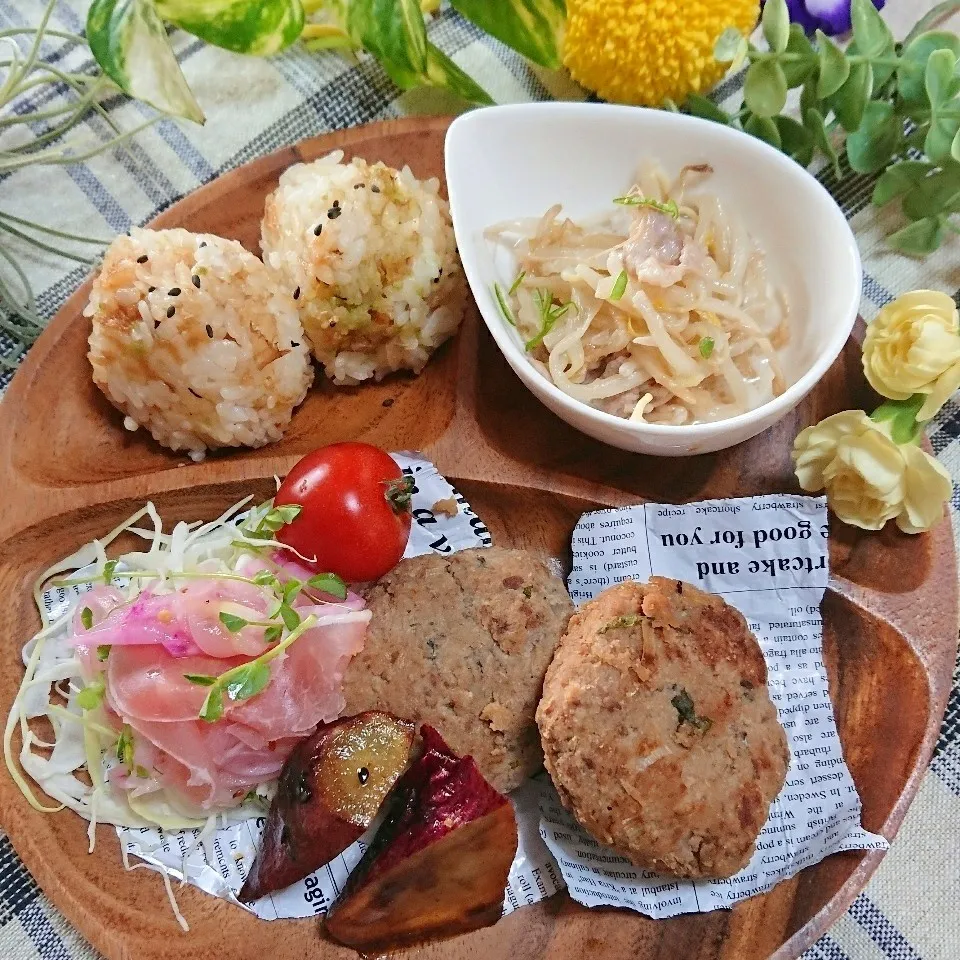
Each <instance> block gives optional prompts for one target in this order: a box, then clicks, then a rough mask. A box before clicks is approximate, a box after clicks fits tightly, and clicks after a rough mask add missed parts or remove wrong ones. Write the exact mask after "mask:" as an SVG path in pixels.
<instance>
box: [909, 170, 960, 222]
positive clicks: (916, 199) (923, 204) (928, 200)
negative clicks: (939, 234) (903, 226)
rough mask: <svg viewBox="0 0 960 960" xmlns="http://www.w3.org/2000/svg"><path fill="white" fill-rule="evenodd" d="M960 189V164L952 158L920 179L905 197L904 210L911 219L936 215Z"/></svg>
mask: <svg viewBox="0 0 960 960" xmlns="http://www.w3.org/2000/svg"><path fill="white" fill-rule="evenodd" d="M958 191H960V164H957V163H955V162H954V161H952V160H949V161H946V162H945V163H944V164H943V169H941V170H938V171H936V172H935V173H933V174H931V175H929V176H926V177H924V178H922V179H918V180H917V182H916V183H915V184H914V186H913V188H912V189H911V190H910V191H909V192H908V193H907V194H906V195H905V196H904V198H903V212H904V213H905V214H906V215H907V216H908V217H909V218H910V219H911V220H922V219H924V218H926V217H936V216H939V215H940V214H941V213H942V212H944V211H945V210H946V209H947V208H948V206H949V205H950V202H951V200H952V199H953V197H954V196H955V195H956V193H957V192H958Z"/></svg>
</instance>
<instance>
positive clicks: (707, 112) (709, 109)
mask: <svg viewBox="0 0 960 960" xmlns="http://www.w3.org/2000/svg"><path fill="white" fill-rule="evenodd" d="M683 106H684V108H685V109H686V111H687V113H689V114H691V115H692V116H694V117H702V118H703V119H704V120H713V121H714V123H726V124H729V123H730V115H729V114H728V113H726V112H725V111H724V110H721V109H720V107H718V106H717V105H716V104H715V103H714V102H713V101H712V100H708V99H707V98H706V97H701V96H700V94H699V93H691V94H690V95H689V96H688V97H687V99H686V100H685V101H684V103H683Z"/></svg>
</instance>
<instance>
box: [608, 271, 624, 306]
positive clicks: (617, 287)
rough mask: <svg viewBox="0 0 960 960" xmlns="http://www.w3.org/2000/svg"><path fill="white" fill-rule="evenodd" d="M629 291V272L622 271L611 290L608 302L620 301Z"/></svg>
mask: <svg viewBox="0 0 960 960" xmlns="http://www.w3.org/2000/svg"><path fill="white" fill-rule="evenodd" d="M626 289H627V271H626V270H621V271H620V276H618V277H617V279H616V280H615V281H614V284H613V288H612V289H611V290H610V296H609V297H607V299H608V300H619V299H620V298H621V297H622V296H623V294H624V291H625V290H626Z"/></svg>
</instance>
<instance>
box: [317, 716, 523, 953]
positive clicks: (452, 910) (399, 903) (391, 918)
mask: <svg viewBox="0 0 960 960" xmlns="http://www.w3.org/2000/svg"><path fill="white" fill-rule="evenodd" d="M420 736H421V737H422V739H423V747H424V751H423V754H422V756H421V757H420V758H419V759H418V760H415V761H414V762H413V763H412V764H411V766H410V768H409V769H408V770H407V772H406V773H405V774H404V775H403V777H402V778H401V779H400V781H399V782H398V783H397V785H396V787H395V788H394V790H393V792H392V793H391V795H390V798H389V799H388V800H387V803H386V815H385V818H384V821H383V823H382V824H381V825H380V828H379V830H378V831H377V833H376V836H375V837H374V838H373V841H372V842H371V844H370V846H369V848H368V849H367V851H366V852H365V853H364V855H363V858H362V859H361V860H360V863H359V864H358V865H357V867H356V869H355V870H354V871H353V873H352V874H350V877H349V878H348V880H347V884H346V887H345V888H344V890H343V893H342V894H341V895H340V897H338V898H337V900H336V902H335V903H334V904H333V906H332V907H331V908H330V912H329V913H328V914H327V916H326V919H325V921H324V926H325V928H326V931H327V933H328V934H329V935H330V936H331V937H332V938H333V939H334V940H338V941H339V942H340V943H344V944H346V945H347V946H350V947H353V948H354V949H356V950H360V951H366V950H383V949H390V948H392V947H397V946H402V945H404V944H411V943H418V942H422V941H424V940H428V939H430V938H434V937H447V936H453V935H454V934H458V933H466V932H468V931H470V930H477V929H479V928H480V927H486V926H490V925H491V924H493V923H496V922H497V920H499V919H500V915H501V912H502V908H503V893H504V888H505V887H506V883H507V874H508V873H509V871H510V865H511V864H512V863H513V858H514V857H515V856H516V852H517V824H516V821H515V820H514V816H513V807H512V806H511V804H510V801H509V800H508V799H507V798H506V797H505V796H503V794H500V793H497V791H496V790H494V789H493V787H491V786H490V784H489V783H487V781H486V780H484V779H483V776H482V775H481V773H480V771H479V770H478V769H477V765H476V764H475V763H474V762H473V758H472V757H464V758H462V759H461V758H459V757H457V756H456V755H455V754H453V753H451V752H450V748H449V747H448V746H447V745H446V744H445V743H444V742H443V739H442V738H441V737H440V734H438V733H437V731H436V730H434V729H433V728H432V727H429V726H426V725H425V726H423V727H421V729H420Z"/></svg>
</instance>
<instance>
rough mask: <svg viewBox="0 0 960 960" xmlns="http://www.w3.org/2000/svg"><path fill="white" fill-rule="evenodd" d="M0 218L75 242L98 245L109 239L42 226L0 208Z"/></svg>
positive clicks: (107, 242)
mask: <svg viewBox="0 0 960 960" xmlns="http://www.w3.org/2000/svg"><path fill="white" fill-rule="evenodd" d="M0 219H3V220H11V221H12V222H13V223H19V224H20V225H21V226H24V227H28V228H29V229H31V230H38V231H40V233H48V234H50V236H51V237H60V238H61V239H62V240H75V241H76V242H77V243H92V244H96V245H97V246H100V247H105V246H107V245H108V244H109V243H110V241H109V240H104V239H103V238H101V237H86V236H83V234H79V233H68V232H67V231H66V230H57V229H55V228H54V227H47V226H44V225H43V224H42V223H34V222H33V221H32V220H24V219H23V217H15V216H14V215H13V214H12V213H7V212H6V211H5V210H0Z"/></svg>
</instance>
